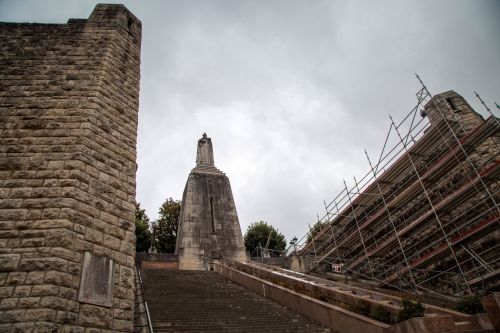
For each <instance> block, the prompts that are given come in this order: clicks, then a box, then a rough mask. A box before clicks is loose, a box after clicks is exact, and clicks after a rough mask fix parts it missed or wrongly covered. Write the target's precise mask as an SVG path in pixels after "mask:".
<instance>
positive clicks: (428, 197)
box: [389, 115, 472, 294]
mask: <svg viewBox="0 0 500 333" xmlns="http://www.w3.org/2000/svg"><path fill="white" fill-rule="evenodd" d="M389 118H390V119H391V122H392V124H394V120H393V119H392V116H391V115H389ZM395 129H396V133H397V134H398V137H399V139H400V140H401V143H403V147H404V149H405V151H406V153H407V155H408V159H409V160H410V163H411V166H412V167H413V170H414V171H415V174H416V175H417V178H418V181H419V183H420V185H421V186H422V190H423V192H424V195H425V197H426V198H427V200H428V201H429V204H430V205H431V209H432V212H433V214H434V216H435V217H436V221H437V222H438V224H439V227H440V228H441V231H442V232H443V236H444V238H445V240H446V243H447V244H448V247H449V248H450V251H451V254H452V255H453V258H454V259H455V261H456V263H457V267H458V269H459V271H460V274H461V275H462V278H463V279H464V281H465V285H466V286H467V289H468V291H469V294H472V290H471V289H470V287H469V284H468V283H467V279H466V278H465V275H464V272H463V271H462V267H460V262H459V261H458V259H457V257H456V255H455V251H454V250H453V247H452V245H451V242H450V240H449V238H448V236H447V235H446V231H445V230H444V228H443V224H442V223H441V219H440V218H439V215H438V213H437V211H436V208H435V207H434V204H433V203H432V200H431V198H430V196H429V193H428V192H427V188H426V187H425V184H424V182H423V181H422V178H421V177H420V173H419V172H418V170H417V167H416V166H415V163H414V162H413V158H412V157H411V154H410V153H408V148H407V147H406V144H405V143H404V141H403V138H402V137H401V134H400V133H399V130H398V128H397V127H395Z"/></svg>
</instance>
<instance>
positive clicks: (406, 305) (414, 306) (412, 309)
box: [397, 298, 425, 322]
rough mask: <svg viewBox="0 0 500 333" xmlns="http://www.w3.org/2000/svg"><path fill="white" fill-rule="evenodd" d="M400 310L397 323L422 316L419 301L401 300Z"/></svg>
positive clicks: (422, 312)
mask: <svg viewBox="0 0 500 333" xmlns="http://www.w3.org/2000/svg"><path fill="white" fill-rule="evenodd" d="M401 305H402V307H403V308H402V309H401V310H399V312H398V320H397V321H398V322H400V321H404V320H407V319H410V318H414V317H423V316H424V310H425V308H424V306H423V305H422V303H421V302H420V301H417V302H413V301H412V300H410V299H407V298H403V299H402V300H401Z"/></svg>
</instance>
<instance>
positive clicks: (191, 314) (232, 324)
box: [142, 269, 330, 333]
mask: <svg viewBox="0 0 500 333" xmlns="http://www.w3.org/2000/svg"><path fill="white" fill-rule="evenodd" d="M142 274H143V275H142V278H143V282H144V296H145V298H146V301H147V302H148V307H149V310H150V316H151V321H152V323H153V328H154V331H155V332H261V333H267V332H269V333H270V332H277V333H279V332H311V333H319V332H322V333H325V332H330V330H329V329H327V328H324V327H322V326H321V325H320V324H318V323H316V322H314V321H312V320H309V319H307V318H304V317H301V316H299V315H298V314H296V313H293V312H292V311H291V310H289V309H287V308H285V307H283V306H281V305H279V304H277V303H274V302H273V301H271V300H269V299H266V298H264V297H262V296H260V295H258V294H256V293H254V292H252V291H250V290H247V289H245V288H243V287H241V286H239V285H236V284H234V283H232V282H230V281H228V280H226V279H224V278H223V277H222V276H220V275H218V274H216V273H214V272H210V271H178V270H155V269H151V270H149V269H148V270H142Z"/></svg>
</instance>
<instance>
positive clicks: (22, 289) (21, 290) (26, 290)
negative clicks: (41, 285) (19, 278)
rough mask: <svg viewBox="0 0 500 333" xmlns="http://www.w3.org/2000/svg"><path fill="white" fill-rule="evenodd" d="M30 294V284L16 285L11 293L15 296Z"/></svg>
mask: <svg viewBox="0 0 500 333" xmlns="http://www.w3.org/2000/svg"><path fill="white" fill-rule="evenodd" d="M30 294H31V286H17V287H16V288H15V289H14V293H13V295H14V296H16V297H27V296H29V295H30Z"/></svg>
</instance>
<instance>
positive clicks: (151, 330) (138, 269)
mask: <svg viewBox="0 0 500 333" xmlns="http://www.w3.org/2000/svg"><path fill="white" fill-rule="evenodd" d="M136 267H137V276H138V277H139V285H140V286H141V294H142V299H143V300H144V308H146V317H147V319H148V327H149V333H154V332H153V324H152V323H151V317H150V316H149V308H148V302H147V301H146V296H144V287H143V285H142V276H141V268H140V267H139V266H136Z"/></svg>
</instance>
